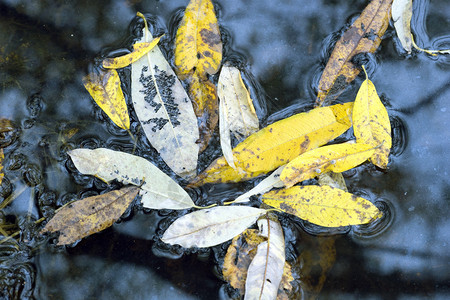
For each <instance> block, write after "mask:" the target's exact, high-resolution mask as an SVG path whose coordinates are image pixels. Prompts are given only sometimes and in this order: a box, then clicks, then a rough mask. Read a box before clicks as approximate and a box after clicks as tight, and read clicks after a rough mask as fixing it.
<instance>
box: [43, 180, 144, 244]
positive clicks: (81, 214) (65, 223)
mask: <svg viewBox="0 0 450 300" xmlns="http://www.w3.org/2000/svg"><path fill="white" fill-rule="evenodd" d="M138 192H139V188H138V187H135V186H130V187H124V188H122V189H120V190H117V191H111V192H108V193H105V194H102V195H98V196H92V197H88V198H84V199H82V200H79V201H76V202H74V203H71V204H69V205H67V206H65V207H63V208H61V209H60V210H59V211H58V212H57V214H56V215H55V216H54V217H53V218H52V219H51V220H50V221H49V222H48V223H47V225H45V227H44V229H42V230H41V232H40V233H41V234H42V233H45V232H55V231H59V232H60V235H59V240H58V245H66V244H71V243H74V242H76V241H77V240H79V239H81V238H83V237H86V236H88V235H91V234H94V233H96V232H99V231H102V230H104V229H106V228H108V227H109V226H111V225H112V224H113V223H114V222H115V221H116V220H117V219H119V218H120V216H121V215H122V214H123V213H124V212H125V210H126V209H127V208H128V206H130V204H131V202H133V200H134V198H135V197H136V195H137V194H138Z"/></svg>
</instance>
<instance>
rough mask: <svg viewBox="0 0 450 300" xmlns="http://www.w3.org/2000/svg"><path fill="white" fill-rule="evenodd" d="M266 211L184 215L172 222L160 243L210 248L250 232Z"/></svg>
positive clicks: (212, 211) (231, 208)
mask: <svg viewBox="0 0 450 300" xmlns="http://www.w3.org/2000/svg"><path fill="white" fill-rule="evenodd" d="M265 213H266V210H264V209H259V208H254V207H247V206H219V207H213V208H209V209H203V210H199V211H195V212H192V213H190V214H187V215H184V216H182V217H181V218H178V219H176V220H175V222H173V223H172V224H171V225H170V226H169V228H167V230H166V231H165V232H164V235H163V237H162V238H161V240H162V241H163V242H165V243H168V244H172V245H175V244H178V245H181V246H183V247H185V248H189V247H211V246H215V245H218V244H222V243H223V242H226V241H228V240H230V239H232V238H233V237H235V236H236V235H238V234H240V233H241V232H242V231H244V230H245V229H247V227H249V226H250V225H252V224H253V223H255V222H256V220H257V219H258V218H259V217H260V216H261V215H263V214H265Z"/></svg>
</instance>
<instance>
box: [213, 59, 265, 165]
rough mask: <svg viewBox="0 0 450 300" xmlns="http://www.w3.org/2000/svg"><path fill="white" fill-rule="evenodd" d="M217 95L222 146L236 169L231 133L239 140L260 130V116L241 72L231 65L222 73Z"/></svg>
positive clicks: (229, 162)
mask: <svg viewBox="0 0 450 300" xmlns="http://www.w3.org/2000/svg"><path fill="white" fill-rule="evenodd" d="M217 95H218V96H219V99H220V104H219V129H220V145H221V147H222V152H223V155H224V157H225V159H226V160H227V162H228V164H229V165H230V166H231V167H233V168H235V166H234V159H233V155H232V152H231V148H232V146H231V137H230V132H231V134H234V135H235V136H236V138H238V139H240V138H246V137H248V136H249V135H251V134H252V133H254V132H256V131H258V129H259V121H258V116H257V115H256V112H255V108H254V106H253V100H252V99H251V97H250V93H249V92H248V90H247V88H246V87H245V84H244V82H243V81H242V77H241V73H240V71H239V70H238V69H237V68H235V67H233V66H230V65H229V64H225V65H224V66H223V67H222V70H221V71H220V76H219V81H218V83H217Z"/></svg>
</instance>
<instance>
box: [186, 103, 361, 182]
mask: <svg viewBox="0 0 450 300" xmlns="http://www.w3.org/2000/svg"><path fill="white" fill-rule="evenodd" d="M352 106H353V103H345V104H337V105H333V106H328V107H320V108H315V109H313V110H310V111H309V112H306V113H300V114H297V115H294V116H292V117H289V118H286V119H283V120H281V121H278V122H275V123H273V124H271V125H269V126H267V127H265V128H263V129H261V130H260V131H258V132H256V133H254V134H252V135H251V136H249V137H248V138H247V139H245V140H244V141H243V142H241V143H240V144H239V145H237V146H236V148H234V149H233V156H234V159H235V164H236V167H237V169H236V170H235V169H233V168H232V167H230V166H229V165H228V164H227V163H226V160H225V159H224V158H219V159H217V160H216V161H214V162H213V163H212V164H211V165H210V166H209V167H208V168H207V169H206V170H205V171H204V172H203V173H202V174H200V175H199V176H198V177H197V178H196V179H195V180H194V181H193V182H192V184H191V185H192V186H197V185H201V184H205V183H216V182H237V181H240V180H245V179H248V178H253V177H256V176H258V175H261V174H263V173H267V172H270V171H272V170H275V169H276V168H278V167H279V166H281V165H284V164H286V163H288V162H289V161H291V160H292V159H294V158H295V157H297V156H298V155H300V154H302V153H303V152H306V151H308V150H311V149H314V148H317V147H319V146H321V145H324V144H326V143H327V142H329V141H330V140H332V139H334V138H336V137H338V136H339V135H341V134H342V133H344V132H345V131H346V130H347V129H348V128H350V126H351V121H350V114H351V110H352Z"/></svg>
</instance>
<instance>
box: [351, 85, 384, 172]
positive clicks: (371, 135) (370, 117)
mask: <svg viewBox="0 0 450 300" xmlns="http://www.w3.org/2000/svg"><path fill="white" fill-rule="evenodd" d="M353 130H354V133H355V137H356V142H357V143H364V144H368V145H370V146H372V147H377V149H375V152H374V154H373V156H372V157H371V158H370V161H371V162H372V163H373V164H375V165H376V166H378V167H380V168H384V169H385V168H386V167H387V164H388V160H389V151H390V150H391V146H392V138H391V123H390V121H389V115H388V113H387V110H386V108H385V107H384V105H383V103H381V100H380V98H379V97H378V94H377V91H376V89H375V85H374V84H373V83H372V81H370V80H369V79H366V80H364V81H363V83H362V84H361V87H360V88H359V91H358V94H357V95H356V100H355V105H354V106H353Z"/></svg>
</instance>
